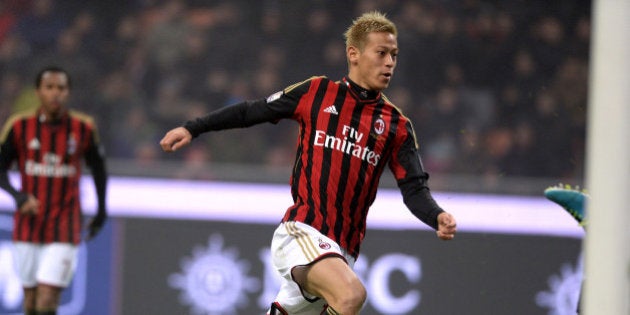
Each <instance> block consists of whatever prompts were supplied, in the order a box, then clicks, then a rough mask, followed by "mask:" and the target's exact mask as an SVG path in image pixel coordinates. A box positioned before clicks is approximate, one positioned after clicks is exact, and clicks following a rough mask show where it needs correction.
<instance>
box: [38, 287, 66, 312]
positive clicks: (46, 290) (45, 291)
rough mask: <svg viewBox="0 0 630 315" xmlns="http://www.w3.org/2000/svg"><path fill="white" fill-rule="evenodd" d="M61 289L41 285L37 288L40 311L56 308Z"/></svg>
mask: <svg viewBox="0 0 630 315" xmlns="http://www.w3.org/2000/svg"><path fill="white" fill-rule="evenodd" d="M60 295H61V289H59V288H55V287H49V286H39V287H38V288H37V299H36V301H35V304H36V307H35V308H36V309H37V310H38V312H39V311H52V310H56V309H57V306H58V305H59V298H60Z"/></svg>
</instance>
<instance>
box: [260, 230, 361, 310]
mask: <svg viewBox="0 0 630 315" xmlns="http://www.w3.org/2000/svg"><path fill="white" fill-rule="evenodd" d="M331 255H334V256H337V257H342V258H344V259H345V260H346V262H347V263H348V265H349V266H350V268H352V267H353V266H354V258H353V257H352V256H350V255H349V254H348V253H347V251H346V250H344V249H342V248H341V247H340V246H339V244H337V243H336V242H334V241H333V240H331V239H330V238H328V237H327V236H325V235H323V234H321V233H320V232H319V231H318V230H316V229H315V228H313V227H311V226H309V225H307V224H304V223H302V222H293V221H289V222H284V223H281V224H280V226H278V228H277V229H276V231H275V232H274V234H273V239H272V241H271V256H272V261H273V265H274V267H275V268H276V270H278V272H279V273H280V275H281V276H282V284H281V285H280V291H279V292H278V295H277V296H276V300H275V302H274V304H275V306H276V307H277V308H278V309H280V310H282V311H283V312H284V313H287V314H291V315H320V314H322V311H323V310H324V309H325V307H326V302H325V301H324V300H323V299H319V298H317V297H315V296H312V295H311V294H309V293H308V292H303V291H302V290H301V289H300V287H299V286H298V285H297V283H295V281H293V278H292V276H291V270H292V269H293V267H296V266H301V265H308V264H310V263H313V262H315V261H318V260H320V259H322V258H325V257H328V256H331ZM268 314H269V312H268Z"/></svg>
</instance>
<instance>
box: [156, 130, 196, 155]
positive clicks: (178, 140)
mask: <svg viewBox="0 0 630 315" xmlns="http://www.w3.org/2000/svg"><path fill="white" fill-rule="evenodd" d="M191 141H192V135H191V134H190V132H189V131H188V130H187V129H186V128H184V127H177V128H174V129H171V130H170V131H169V132H167V133H166V135H164V138H162V140H160V146H161V147H162V150H164V151H165V152H175V151H177V150H179V149H180V148H182V147H185V146H187V145H188V144H190V142H191Z"/></svg>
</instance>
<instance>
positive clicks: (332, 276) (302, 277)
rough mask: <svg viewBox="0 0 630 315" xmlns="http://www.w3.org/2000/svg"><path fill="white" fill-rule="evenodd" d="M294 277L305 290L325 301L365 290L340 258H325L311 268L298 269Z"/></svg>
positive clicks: (294, 271) (295, 270)
mask: <svg viewBox="0 0 630 315" xmlns="http://www.w3.org/2000/svg"><path fill="white" fill-rule="evenodd" d="M293 276H294V279H295V280H296V282H297V283H298V284H300V286H301V287H302V288H303V289H304V290H306V291H307V292H309V293H311V294H314V295H316V296H320V297H323V298H325V299H330V298H332V297H340V296H343V295H345V294H347V293H348V292H358V291H362V290H364V287H363V284H362V283H361V280H360V279H359V277H358V276H357V275H356V274H355V273H354V271H352V269H351V268H350V266H348V264H347V263H346V261H344V260H343V259H342V258H341V257H338V256H330V257H326V258H323V259H321V260H318V261H316V262H314V263H313V264H311V265H309V266H304V267H296V268H294V270H293Z"/></svg>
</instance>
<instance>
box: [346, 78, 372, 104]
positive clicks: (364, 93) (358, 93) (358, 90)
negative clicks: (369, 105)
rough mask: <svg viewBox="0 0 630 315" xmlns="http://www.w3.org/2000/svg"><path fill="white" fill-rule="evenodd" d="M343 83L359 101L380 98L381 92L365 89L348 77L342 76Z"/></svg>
mask: <svg viewBox="0 0 630 315" xmlns="http://www.w3.org/2000/svg"><path fill="white" fill-rule="evenodd" d="M342 81H343V83H344V84H345V85H346V86H347V87H349V88H350V92H351V93H352V95H354V96H355V97H356V98H358V99H359V100H360V101H363V102H365V101H377V100H379V99H380V98H381V92H379V91H373V90H367V89H364V88H362V87H361V86H359V85H358V84H356V83H354V82H353V81H352V80H350V78H348V77H344V78H343V79H342Z"/></svg>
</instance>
